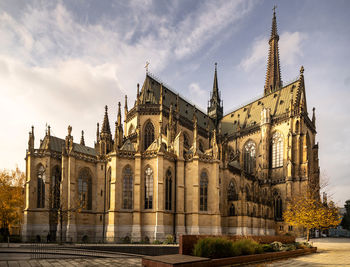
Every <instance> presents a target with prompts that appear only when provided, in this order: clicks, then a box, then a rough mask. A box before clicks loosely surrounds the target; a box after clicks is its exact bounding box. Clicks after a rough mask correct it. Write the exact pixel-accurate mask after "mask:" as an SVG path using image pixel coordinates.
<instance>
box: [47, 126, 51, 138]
mask: <svg viewBox="0 0 350 267" xmlns="http://www.w3.org/2000/svg"><path fill="white" fill-rule="evenodd" d="M47 135H48V136H50V135H51V127H50V125H48V126H47Z"/></svg>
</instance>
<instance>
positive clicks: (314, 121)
mask: <svg viewBox="0 0 350 267" xmlns="http://www.w3.org/2000/svg"><path fill="white" fill-rule="evenodd" d="M312 124H313V125H314V126H315V125H316V115H315V107H313V109H312Z"/></svg>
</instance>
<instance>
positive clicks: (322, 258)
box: [248, 238, 350, 267]
mask: <svg viewBox="0 0 350 267" xmlns="http://www.w3.org/2000/svg"><path fill="white" fill-rule="evenodd" d="M311 241H312V242H313V245H314V246H316V247H317V252H316V253H313V254H310V255H305V256H300V257H296V258H291V259H287V260H279V261H274V262H269V263H262V264H255V265H248V266H249V267H253V266H254V267H282V266H283V267H292V266H293V267H294V266H296V267H297V266H313V267H316V266H317V267H323V266H327V267H336V266H337V267H338V266H341V267H345V266H349V267H350V238H322V239H312V240H311Z"/></svg>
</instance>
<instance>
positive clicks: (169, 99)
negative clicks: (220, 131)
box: [140, 73, 214, 129]
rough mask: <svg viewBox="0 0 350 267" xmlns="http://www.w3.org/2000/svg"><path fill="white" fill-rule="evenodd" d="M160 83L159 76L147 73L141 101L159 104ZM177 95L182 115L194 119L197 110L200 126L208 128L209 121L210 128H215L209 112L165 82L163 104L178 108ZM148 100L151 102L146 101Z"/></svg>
mask: <svg viewBox="0 0 350 267" xmlns="http://www.w3.org/2000/svg"><path fill="white" fill-rule="evenodd" d="M160 84H161V82H159V81H158V80H157V78H155V77H153V76H152V75H151V74H150V73H147V75H146V79H145V81H144V83H143V86H142V89H141V96H140V101H141V103H142V104H146V103H150V104H158V103H159V98H160ZM177 97H178V104H179V109H178V110H179V113H180V116H182V117H185V118H187V119H188V120H190V121H192V119H193V113H194V110H195V112H196V116H197V120H198V126H199V127H201V128H204V129H206V128H207V125H208V121H209V126H210V129H213V128H214V125H213V122H212V121H211V119H209V118H208V116H207V114H206V113H205V112H203V111H201V110H199V109H198V108H197V107H196V108H195V105H193V104H191V103H190V102H189V101H187V100H186V99H185V98H184V97H182V96H180V95H179V94H176V93H175V92H174V91H173V90H171V89H169V87H168V86H166V85H164V84H163V106H165V107H167V108H169V109H170V105H171V104H172V105H173V110H174V111H175V110H177ZM146 100H148V101H149V102H146Z"/></svg>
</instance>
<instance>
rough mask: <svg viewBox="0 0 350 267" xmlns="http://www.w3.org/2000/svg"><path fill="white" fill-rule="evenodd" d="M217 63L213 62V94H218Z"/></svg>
mask: <svg viewBox="0 0 350 267" xmlns="http://www.w3.org/2000/svg"><path fill="white" fill-rule="evenodd" d="M217 67H218V63H216V62H215V73H214V84H213V95H214V94H215V95H216V96H219V86H218V74H217Z"/></svg>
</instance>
